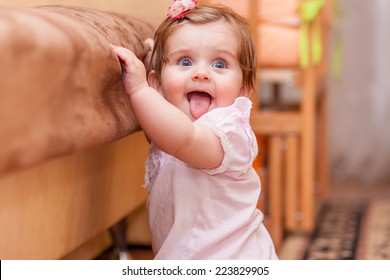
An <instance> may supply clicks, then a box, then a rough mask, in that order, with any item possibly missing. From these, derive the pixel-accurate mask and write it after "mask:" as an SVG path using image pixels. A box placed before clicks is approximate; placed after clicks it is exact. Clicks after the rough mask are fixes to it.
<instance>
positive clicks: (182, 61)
mask: <svg viewBox="0 0 390 280" xmlns="http://www.w3.org/2000/svg"><path fill="white" fill-rule="evenodd" d="M179 65H180V66H185V67H188V66H191V65H192V62H191V60H189V59H188V58H181V59H180V60H179Z"/></svg>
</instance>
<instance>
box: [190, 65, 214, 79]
mask: <svg viewBox="0 0 390 280" xmlns="http://www.w3.org/2000/svg"><path fill="white" fill-rule="evenodd" d="M192 80H194V81H210V80H211V76H210V73H209V71H208V70H207V67H205V66H198V67H196V68H195V69H194V72H193V73H192Z"/></svg>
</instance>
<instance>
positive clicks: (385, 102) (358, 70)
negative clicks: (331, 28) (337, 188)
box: [329, 0, 390, 182]
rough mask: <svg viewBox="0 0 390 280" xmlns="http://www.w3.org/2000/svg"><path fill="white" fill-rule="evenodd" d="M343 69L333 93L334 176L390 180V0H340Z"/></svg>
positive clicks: (332, 148) (345, 178)
mask: <svg viewBox="0 0 390 280" xmlns="http://www.w3.org/2000/svg"><path fill="white" fill-rule="evenodd" d="M339 2H340V4H341V6H342V9H343V15H342V16H341V17H339V21H338V22H339V26H338V28H339V31H340V32H341V36H342V37H341V38H342V50H343V55H342V60H341V63H342V68H341V70H342V72H341V77H340V79H332V80H331V81H330V82H331V83H330V85H331V95H330V139H329V140H330V172H331V177H332V179H333V180H336V181H341V180H354V181H361V182H390V172H389V171H390V170H389V169H390V149H389V145H390V129H388V126H389V124H388V123H389V121H390V110H389V107H390V79H389V73H390V64H389V62H390V57H389V50H390V35H389V32H388V30H387V29H388V27H389V26H390V1H388V0H372V1H366V0H339Z"/></svg>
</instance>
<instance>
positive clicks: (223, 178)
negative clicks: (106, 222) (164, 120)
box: [145, 97, 277, 259]
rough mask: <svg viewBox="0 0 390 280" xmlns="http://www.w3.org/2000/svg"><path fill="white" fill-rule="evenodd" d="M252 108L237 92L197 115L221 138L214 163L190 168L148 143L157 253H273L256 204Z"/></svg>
mask: <svg viewBox="0 0 390 280" xmlns="http://www.w3.org/2000/svg"><path fill="white" fill-rule="evenodd" d="M250 109H251V101H250V100H249V99H248V98H245V97H238V98H237V99H236V100H235V102H234V104H233V105H231V106H228V107H223V108H216V109H214V110H212V111H210V112H208V113H206V114H205V115H203V116H202V117H200V118H199V119H198V120H196V121H197V122H201V123H202V124H204V125H207V126H208V127H209V128H211V129H212V130H213V131H214V132H215V133H216V134H217V135H218V136H219V137H220V139H221V143H222V147H223V149H224V153H225V154H224V159H223V161H222V164H221V165H220V166H219V167H217V168H216V169H212V170H201V169H196V168H193V167H191V166H189V165H188V164H186V163H184V162H182V161H180V160H178V159H176V158H174V157H172V156H170V155H168V154H166V153H164V152H162V151H161V150H159V149H158V148H157V147H156V146H154V145H153V144H152V145H151V148H150V153H149V158H148V161H147V163H146V176H145V182H146V187H147V188H148V189H149V198H148V213H149V223H150V229H151V234H152V245H153V251H154V252H155V254H156V257H155V258H156V259H277V256H276V254H275V250H274V246H273V243H272V240H271V238H270V236H269V234H268V232H267V230H266V228H265V227H264V225H263V223H262V222H263V214H262V213H261V212H260V211H259V210H258V209H257V208H256V205H257V200H258V198H259V195H260V179H259V177H258V175H257V173H256V172H255V170H254V169H253V168H252V163H253V160H254V158H255V157H256V155H257V144H256V138H255V135H254V134H253V131H252V130H251V128H250V125H249V114H250Z"/></svg>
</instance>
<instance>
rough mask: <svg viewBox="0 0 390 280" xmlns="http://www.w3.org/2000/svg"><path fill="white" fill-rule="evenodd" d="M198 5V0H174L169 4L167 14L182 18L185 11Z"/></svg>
mask: <svg viewBox="0 0 390 280" xmlns="http://www.w3.org/2000/svg"><path fill="white" fill-rule="evenodd" d="M197 6H198V1H197V0H174V2H173V4H172V5H171V6H169V8H168V13H167V16H169V17H171V18H181V17H182V16H183V15H184V13H185V12H187V11H189V10H191V9H194V8H196V7H197Z"/></svg>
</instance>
